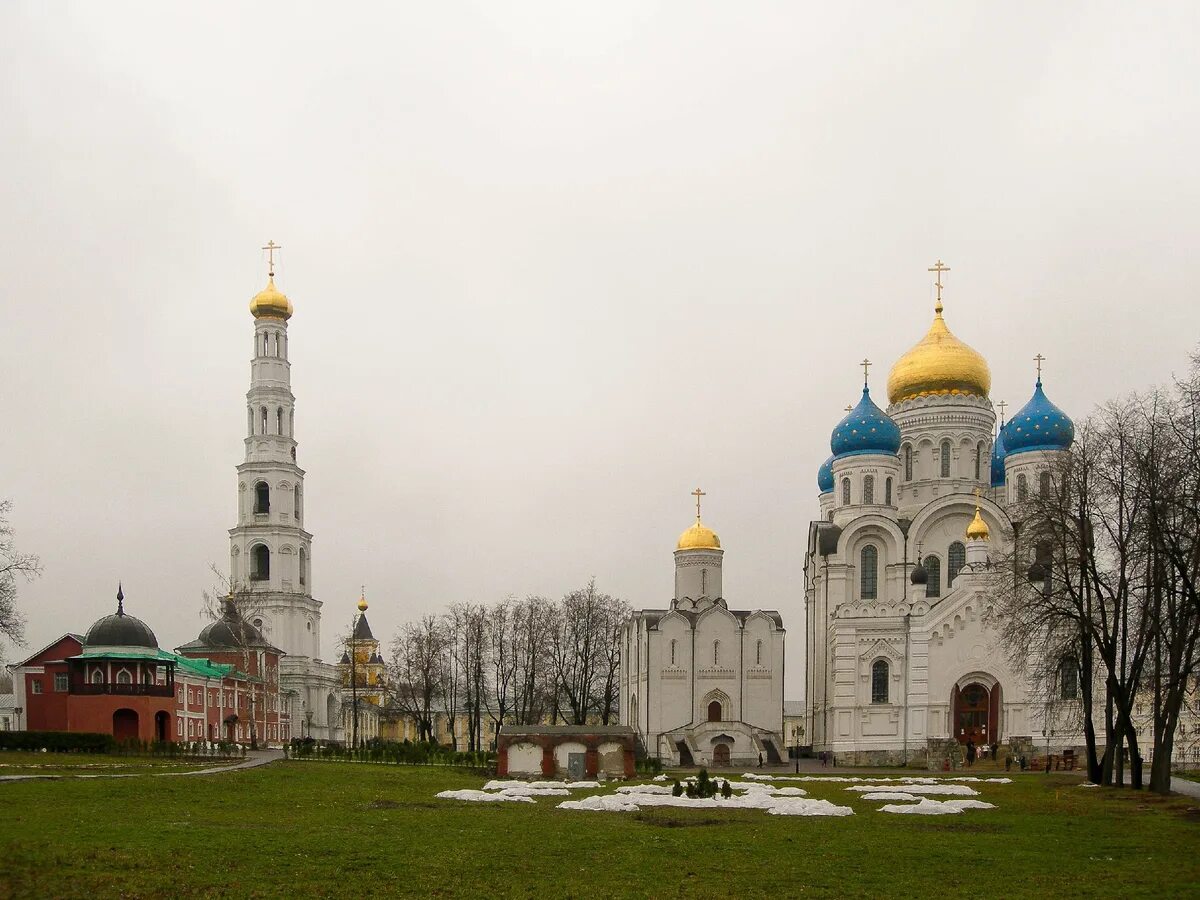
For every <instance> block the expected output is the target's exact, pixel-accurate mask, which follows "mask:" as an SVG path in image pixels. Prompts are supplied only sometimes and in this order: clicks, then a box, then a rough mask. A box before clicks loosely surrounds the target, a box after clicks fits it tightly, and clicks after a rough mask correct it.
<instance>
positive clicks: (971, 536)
mask: <svg viewBox="0 0 1200 900" xmlns="http://www.w3.org/2000/svg"><path fill="white" fill-rule="evenodd" d="M991 536H992V532H991V531H990V530H989V529H988V526H987V522H985V521H983V516H981V515H980V514H979V507H978V506H976V507H975V518H974V519H972V520H971V524H970V525H968V526H967V540H969V541H986V540H988V539H989V538H990V537H991Z"/></svg>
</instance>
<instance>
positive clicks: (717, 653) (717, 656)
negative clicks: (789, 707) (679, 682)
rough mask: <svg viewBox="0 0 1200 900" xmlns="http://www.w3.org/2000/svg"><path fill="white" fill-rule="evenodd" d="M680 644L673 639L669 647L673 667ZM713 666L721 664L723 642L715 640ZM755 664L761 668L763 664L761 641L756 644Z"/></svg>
mask: <svg viewBox="0 0 1200 900" xmlns="http://www.w3.org/2000/svg"><path fill="white" fill-rule="evenodd" d="M678 644H679V641H678V640H677V639H675V638H672V639H671V643H670V645H669V647H670V653H671V665H673V666H674V665H677V663H676V661H675V659H676V656H677V649H678V647H677V645H678ZM712 664H713V665H714V666H718V665H720V664H721V642H720V640H715V641H713V642H712ZM754 664H755V665H756V666H761V665H762V664H763V642H762V641H761V640H756V641H755V642H754Z"/></svg>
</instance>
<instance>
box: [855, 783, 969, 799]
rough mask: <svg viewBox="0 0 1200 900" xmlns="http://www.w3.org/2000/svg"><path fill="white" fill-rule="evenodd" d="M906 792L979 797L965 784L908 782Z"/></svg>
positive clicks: (869, 788)
mask: <svg viewBox="0 0 1200 900" xmlns="http://www.w3.org/2000/svg"><path fill="white" fill-rule="evenodd" d="M845 790H847V791H862V792H863V793H870V794H874V793H878V792H879V791H890V790H895V787H894V786H891V785H886V784H852V785H850V786H849V787H847V788H845ZM904 790H905V792H907V793H909V794H943V795H953V796H958V797H978V796H979V791H977V790H975V789H974V788H971V787H967V786H966V785H965V784H915V783H914V784H906V785H904Z"/></svg>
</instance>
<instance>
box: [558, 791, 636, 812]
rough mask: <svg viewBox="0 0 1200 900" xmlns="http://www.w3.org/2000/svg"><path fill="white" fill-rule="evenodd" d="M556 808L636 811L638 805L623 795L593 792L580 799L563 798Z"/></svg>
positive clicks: (594, 810) (593, 810)
mask: <svg viewBox="0 0 1200 900" xmlns="http://www.w3.org/2000/svg"><path fill="white" fill-rule="evenodd" d="M558 808H559V809H582V810H590V811H592V812H637V811H638V809H639V808H640V807H638V805H637V804H636V803H630V802H629V801H628V800H627V799H626V798H625V797H620V796H614V795H611V794H610V795H607V796H605V795H601V794H595V795H593V796H591V797H584V798H583V799H582V800H564V801H563V802H562V803H560V804H558Z"/></svg>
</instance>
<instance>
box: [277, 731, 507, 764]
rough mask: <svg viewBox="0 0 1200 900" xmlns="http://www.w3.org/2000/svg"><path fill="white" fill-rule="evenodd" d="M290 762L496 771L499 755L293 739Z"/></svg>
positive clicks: (434, 747)
mask: <svg viewBox="0 0 1200 900" xmlns="http://www.w3.org/2000/svg"><path fill="white" fill-rule="evenodd" d="M283 749H284V754H285V755H286V756H287V757H288V758H289V759H324V760H333V761H340V762H374V763H392V764H395V765H402V766H466V767H470V768H479V769H483V768H486V769H493V768H495V765H496V754H494V753H485V752H478V753H475V752H470V751H464V750H452V749H450V748H449V747H443V746H442V745H440V744H434V743H429V742H421V743H414V742H412V741H403V742H398V741H382V740H379V739H378V738H372V739H371V740H369V741H367V742H366V744H365V745H363V746H362V747H358V748H357V749H355V748H351V747H347V746H346V745H345V744H342V743H339V742H338V741H317V740H314V739H313V738H293V739H292V742H291V744H289V745H285V746H284V748H283Z"/></svg>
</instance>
